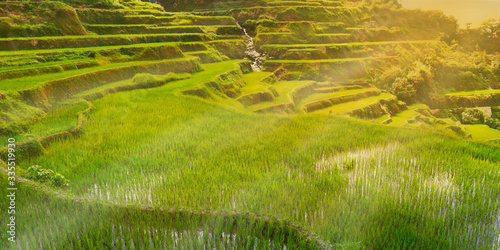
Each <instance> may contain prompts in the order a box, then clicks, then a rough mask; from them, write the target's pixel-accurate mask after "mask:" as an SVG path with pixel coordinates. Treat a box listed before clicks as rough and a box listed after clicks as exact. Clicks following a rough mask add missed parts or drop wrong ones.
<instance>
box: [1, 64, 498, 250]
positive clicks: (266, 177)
mask: <svg viewBox="0 0 500 250" xmlns="http://www.w3.org/2000/svg"><path fill="white" fill-rule="evenodd" d="M230 63H233V62H225V64H222V63H219V64H215V65H210V67H209V66H206V71H204V72H201V73H197V74H194V75H193V77H192V78H191V79H187V80H182V81H179V82H176V83H175V84H167V85H165V86H163V87H160V88H157V89H149V90H135V91H130V92H123V93H117V94H114V95H111V96H107V97H104V98H103V99H100V100H98V101H95V102H94V105H95V108H96V109H95V111H93V113H92V114H91V115H90V116H89V122H88V126H87V127H86V132H85V134H83V135H81V136H80V137H78V138H75V139H71V140H66V141H59V142H56V143H54V144H52V145H51V146H49V147H48V148H46V152H45V154H44V155H42V156H39V157H37V158H32V159H19V167H20V168H23V169H26V168H27V166H30V165H34V164H37V165H41V166H44V167H50V168H51V169H53V170H54V171H56V172H59V173H61V174H63V175H64V176H66V177H67V178H68V179H70V180H71V185H70V187H69V188H68V189H67V192H69V193H70V194H74V195H75V196H78V197H87V198H89V199H94V200H104V201H110V202H117V203H127V204H138V205H151V206H156V207H160V206H162V207H170V208H183V207H188V208H198V209H209V210H223V211H231V210H236V211H248V212H251V213H258V214H264V215H271V216H276V217H279V218H284V219H289V220H291V221H294V222H297V223H299V224H301V225H303V226H304V227H305V228H308V229H310V230H312V231H313V232H316V233H317V234H318V235H320V236H321V237H322V238H323V239H325V240H326V241H328V242H330V243H332V244H341V245H350V244H358V243H359V244H363V245H364V244H369V245H371V246H374V247H377V246H378V247H382V246H394V247H395V246H406V247H411V246H424V245H425V246H426V247H428V246H435V247H449V246H451V247H453V248H454V247H460V246H464V245H470V244H473V245H474V246H477V247H479V248H481V247H485V246H488V245H489V244H491V243H492V241H493V239H494V237H496V236H495V231H494V230H495V229H494V220H495V218H494V216H495V214H494V213H492V211H496V209H497V208H498V205H499V204H498V200H497V199H496V198H497V197H498V195H499V194H500V190H498V186H497V185H496V183H498V181H499V180H500V176H498V174H497V173H498V171H495V169H497V168H498V165H497V162H498V161H499V160H500V155H499V153H498V150H497V149H496V148H493V147H489V146H485V145H480V144H473V143H470V142H466V141H462V140H454V139H450V138H447V137H444V136H437V135H435V134H430V133H425V132H419V131H412V130H408V129H401V128H387V127H383V126H374V125H371V124H365V123H360V122H358V121H355V120H351V119H346V118H340V117H335V116H322V115H296V116H286V117H281V116H269V115H252V114H245V113H240V112H234V111H231V110H228V109H225V108H222V107H219V106H216V105H211V104H208V103H206V102H204V101H202V100H199V99H197V98H190V97H182V96H177V95H175V94H174V93H176V92H177V91H179V90H182V89H185V88H189V87H194V86H196V85H197V84H198V83H199V82H200V81H204V80H209V79H211V78H212V77H213V76H214V75H215V74H217V71H218V72H224V71H225V70H227V66H228V64H230ZM277 87H278V86H277ZM378 98H380V97H378ZM68 108H69V107H68ZM69 109H71V108H69ZM59 112H61V113H60V114H61V116H62V117H67V118H65V119H66V120H71V119H70V117H69V116H65V115H63V114H64V113H66V112H65V111H59ZM72 112H74V111H70V110H67V113H68V114H69V113H72ZM56 116H57V115H56ZM56 123H58V122H56ZM338 131H343V132H342V133H338ZM417 138H418V139H417ZM409 142H412V143H409ZM221 156H224V157H221ZM152 159H154V161H153V160H152ZM54 162H57V163H58V164H53V163H54ZM186 163H188V165H186ZM457 166H460V167H457ZM473 183H474V185H473ZM297 187H300V188H297ZM418 187H420V188H418ZM395 190H397V192H395ZM474 190H482V191H481V192H475V191H474ZM458 201H460V202H458ZM53 204H58V203H57V202H54V203H53ZM39 205H42V204H38V205H37V206H39ZM473 208H474V209H473ZM35 211H36V209H35ZM71 211H73V210H69V211H67V210H64V209H61V210H59V208H58V207H54V208H53V209H52V212H51V214H53V215H57V216H69V215H68V213H72V212H71ZM452 211H453V212H452ZM30 213H35V214H36V212H30ZM32 216H33V215H32ZM88 216H89V217H87V218H89V219H87V220H89V221H95V220H92V219H90V218H98V217H96V216H97V215H88ZM145 216H146V215H140V216H139V217H138V218H139V219H140V218H145ZM2 218H5V216H2ZM49 218H52V217H49ZM389 218H390V219H389ZM139 219H138V220H139ZM48 220H49V221H52V222H53V223H52V224H53V225H54V224H64V221H61V220H53V219H48ZM78 220H80V219H78ZM78 220H75V221H76V222H74V224H75V225H78V224H79V223H81V222H77V221H78ZM87 220H86V221H87ZM131 221H136V220H135V219H131ZM452 222H453V223H452ZM443 223H445V224H448V223H450V226H449V227H442V226H441V225H442V224H443ZM382 224H384V225H385V226H384V230H382V231H380V230H378V229H379V228H380V227H381V225H382ZM36 225H39V226H36ZM36 225H33V224H31V226H27V227H26V228H25V229H24V230H28V231H29V232H32V233H33V235H32V236H26V237H25V236H22V240H21V242H29V241H30V240H33V239H37V238H40V237H44V236H41V235H40V234H38V233H35V232H42V231H43V230H41V229H43V228H46V227H44V226H42V224H36ZM66 226H68V225H66ZM87 226H89V227H90V228H95V230H98V231H97V232H105V231H106V230H109V226H108V224H106V223H102V224H99V223H98V224H90V225H87ZM422 227H423V228H426V230H425V231H421V230H417V229H418V228H422ZM106 228H108V229H106ZM134 228H136V227H134ZM360 228H363V229H361V230H360ZM133 230H136V229H133ZM133 230H132V231H133ZM80 233H81V234H82V235H87V237H90V238H92V239H95V238H96V237H104V236H101V235H104V234H101V233H96V234H91V232H88V231H86V230H81V231H80ZM88 234H90V236H88ZM464 235H465V237H464ZM409 236H411V237H410V238H408V237H409ZM384 237H386V238H384Z"/></svg>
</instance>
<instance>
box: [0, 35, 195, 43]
mask: <svg viewBox="0 0 500 250" xmlns="http://www.w3.org/2000/svg"><path fill="white" fill-rule="evenodd" d="M199 34H200V33H169V34H130V35H123V34H115V35H113V34H109V35H85V36H43V37H29V38H25V37H11V38H0V42H1V41H11V40H12V41H20V40H33V39H37V40H58V39H63V40H66V39H79V38H82V39H86V38H108V37H137V36H139V37H147V36H175V35H199Z"/></svg>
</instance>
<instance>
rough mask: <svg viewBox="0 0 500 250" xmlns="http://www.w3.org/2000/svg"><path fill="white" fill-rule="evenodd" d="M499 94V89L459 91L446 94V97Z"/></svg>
mask: <svg viewBox="0 0 500 250" xmlns="http://www.w3.org/2000/svg"><path fill="white" fill-rule="evenodd" d="M495 93H500V89H481V90H472V91H460V92H453V93H448V94H446V95H483V94H495Z"/></svg>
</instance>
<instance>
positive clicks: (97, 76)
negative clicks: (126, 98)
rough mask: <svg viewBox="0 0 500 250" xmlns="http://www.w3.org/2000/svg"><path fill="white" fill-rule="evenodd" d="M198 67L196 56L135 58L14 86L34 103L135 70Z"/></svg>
mask: <svg viewBox="0 0 500 250" xmlns="http://www.w3.org/2000/svg"><path fill="white" fill-rule="evenodd" d="M200 70H201V66H200V61H199V58H197V57H188V58H181V59H168V60H162V61H156V62H139V63H136V64H130V65H125V66H118V67H112V65H111V67H108V68H105V69H102V70H98V71H90V72H86V73H82V74H78V75H73V76H70V77H65V78H60V79H55V80H49V81H47V82H42V83H39V84H37V85H35V86H32V87H29V88H25V89H21V90H18V91H17V92H18V93H19V94H20V96H21V98H22V99H23V100H24V101H29V102H31V103H34V104H38V103H44V102H47V101H48V102H53V101H59V100H62V99H67V98H70V97H71V96H73V95H75V94H77V93H80V92H82V91H86V90H89V89H92V88H95V87H98V86H101V85H104V84H108V83H111V82H115V81H119V80H124V79H129V78H132V77H133V76H135V75H136V74H138V73H150V74H159V75H162V74H167V73H169V72H174V73H193V72H198V71H200Z"/></svg>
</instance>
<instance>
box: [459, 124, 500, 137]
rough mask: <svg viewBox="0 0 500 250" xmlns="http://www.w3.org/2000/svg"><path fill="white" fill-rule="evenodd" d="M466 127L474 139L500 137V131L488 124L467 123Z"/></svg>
mask: <svg viewBox="0 0 500 250" xmlns="http://www.w3.org/2000/svg"><path fill="white" fill-rule="evenodd" d="M465 129H466V130H467V132H469V133H470V134H471V136H472V140H473V141H487V140H492V139H500V131H499V130H496V129H492V128H490V127H488V126H487V125H483V124H478V125H465Z"/></svg>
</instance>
